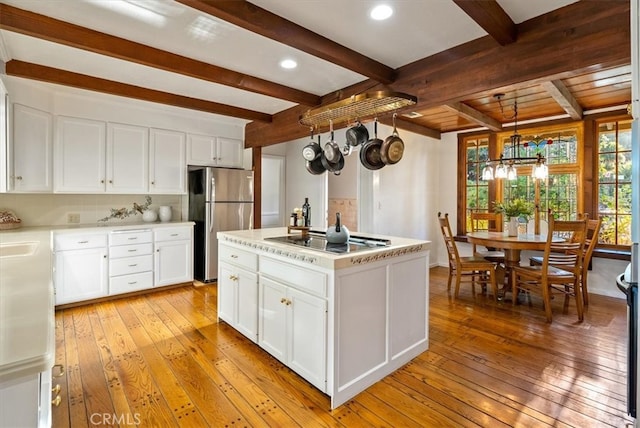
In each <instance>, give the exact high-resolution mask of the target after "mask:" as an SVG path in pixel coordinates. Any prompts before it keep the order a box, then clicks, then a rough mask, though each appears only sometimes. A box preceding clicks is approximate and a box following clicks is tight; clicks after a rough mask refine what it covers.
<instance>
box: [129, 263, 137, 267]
mask: <svg viewBox="0 0 640 428" xmlns="http://www.w3.org/2000/svg"><path fill="white" fill-rule="evenodd" d="M136 266H138V263H134V264H132V265H129V267H136Z"/></svg>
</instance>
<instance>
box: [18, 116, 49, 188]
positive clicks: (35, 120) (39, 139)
mask: <svg viewBox="0 0 640 428" xmlns="http://www.w3.org/2000/svg"><path fill="white" fill-rule="evenodd" d="M52 122H53V119H52V117H51V114H49V113H47V112H44V111H40V110H36V109H33V108H31V107H26V106H23V105H21V104H14V105H13V139H12V140H11V143H10V144H11V150H10V153H11V156H10V158H9V161H8V169H9V181H8V185H9V189H10V190H12V191H15V192H51V191H52V190H53V172H52V169H53V161H52V156H53V138H52V134H53V132H52Z"/></svg>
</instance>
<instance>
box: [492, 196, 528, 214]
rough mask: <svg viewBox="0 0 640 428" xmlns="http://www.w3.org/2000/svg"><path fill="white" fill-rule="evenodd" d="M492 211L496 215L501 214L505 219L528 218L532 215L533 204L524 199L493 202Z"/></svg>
mask: <svg viewBox="0 0 640 428" xmlns="http://www.w3.org/2000/svg"><path fill="white" fill-rule="evenodd" d="M493 204H494V209H493V211H494V212H495V213H496V214H503V215H504V216H505V217H507V218H513V217H516V218H520V217H524V218H525V219H528V217H529V216H530V215H531V214H533V204H532V203H530V202H528V201H525V200H524V199H519V198H516V199H512V200H510V201H507V202H494V203H493Z"/></svg>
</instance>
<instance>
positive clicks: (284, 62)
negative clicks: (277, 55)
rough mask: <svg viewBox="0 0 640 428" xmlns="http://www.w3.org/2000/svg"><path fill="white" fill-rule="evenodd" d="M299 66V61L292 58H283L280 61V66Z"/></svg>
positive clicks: (289, 67)
mask: <svg viewBox="0 0 640 428" xmlns="http://www.w3.org/2000/svg"><path fill="white" fill-rule="evenodd" d="M297 66H298V63H297V62H295V61H294V60H292V59H283V60H282V61H280V67H282V68H286V69H292V68H296V67H297Z"/></svg>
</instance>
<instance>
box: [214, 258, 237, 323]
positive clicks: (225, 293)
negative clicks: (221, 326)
mask: <svg viewBox="0 0 640 428" xmlns="http://www.w3.org/2000/svg"><path fill="white" fill-rule="evenodd" d="M237 282H238V279H237V276H236V269H235V268H234V267H233V266H231V265H228V264H226V263H220V273H219V275H218V318H220V319H222V320H224V321H226V322H227V323H228V324H229V325H231V326H233V327H234V328H235V325H236V310H235V309H236V301H237V293H236V285H237Z"/></svg>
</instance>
